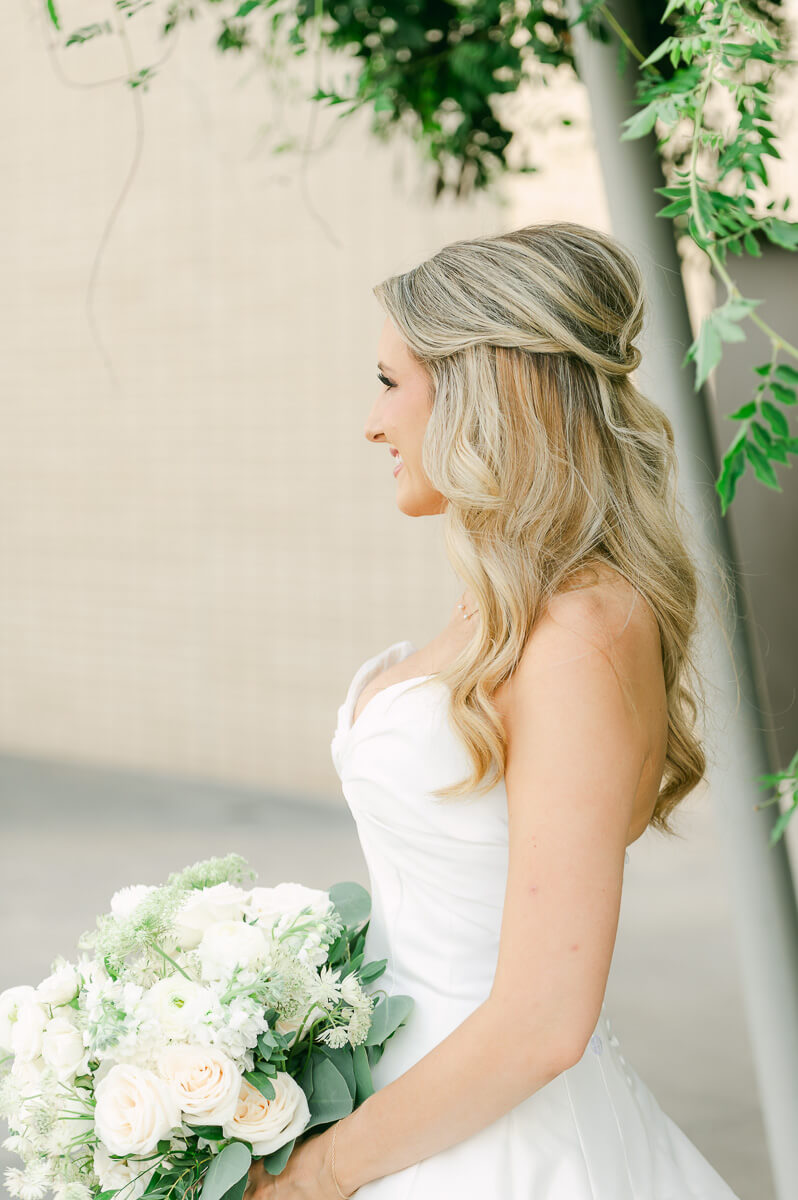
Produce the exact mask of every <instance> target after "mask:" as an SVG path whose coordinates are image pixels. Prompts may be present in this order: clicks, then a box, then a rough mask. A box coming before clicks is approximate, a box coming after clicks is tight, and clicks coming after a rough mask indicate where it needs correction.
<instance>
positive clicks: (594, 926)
mask: <svg viewBox="0 0 798 1200" xmlns="http://www.w3.org/2000/svg"><path fill="white" fill-rule="evenodd" d="M563 601H564V602H563V603H561V604H560V606H559V607H558V609H557V619H556V620H555V619H554V618H553V617H552V616H551V615H547V616H546V617H544V618H543V620H542V621H541V622H540V624H539V625H538V626H537V627H536V629H535V631H534V635H533V636H532V637H531V638H530V640H529V642H528V644H527V646H526V647H525V649H524V654H523V656H522V660H521V662H520V663H519V665H518V667H517V669H516V671H515V673H514V675H513V679H512V681H511V684H512V686H511V689H509V690H510V696H509V698H508V700H507V702H506V705H505V708H506V712H505V715H504V723H505V730H506V733H507V758H506V764H505V786H506V790H507V809H508V835H509V850H508V854H509V862H508V875H507V887H506V892H505V900H504V910H503V914H502V925H501V937H500V945H499V953H498V961H497V967H496V972H495V977H494V982H493V986H492V988H491V993H490V999H489V1003H490V1004H491V1005H493V1006H495V1007H496V1013H497V1018H498V1020H499V1023H500V1027H502V1028H504V1027H510V1028H512V1029H513V1031H514V1034H515V1035H516V1036H517V1038H518V1044H519V1047H522V1048H523V1051H528V1058H529V1066H530V1069H531V1070H532V1072H533V1074H534V1072H535V1071H536V1070H538V1069H539V1065H540V1055H541V1053H543V1052H545V1053H546V1054H548V1055H549V1056H550V1057H551V1058H552V1059H553V1061H554V1062H555V1064H558V1065H559V1069H565V1068H566V1067H568V1066H570V1065H572V1063H574V1062H576V1061H578V1059H579V1058H580V1057H581V1055H582V1054H583V1053H584V1049H585V1046H586V1045H587V1041H588V1039H589V1037H590V1034H591V1033H592V1031H593V1029H594V1028H595V1024H596V1021H597V1020H598V1018H599V1015H600V1011H601V1004H602V999H603V996H604V990H605V986H606V982H607V976H608V974H609V968H610V962H611V959H612V952H613V947H614V945H615V935H616V931H617V926H618V916H619V912H620V901H621V887H622V882H623V865H624V854H625V848H626V843H627V840H628V832H629V828H630V825H631V823H632V820H633V809H634V801H635V794H636V792H637V788H638V783H639V781H640V776H641V772H642V769H643V766H644V763H645V760H646V756H647V753H648V741H647V736H646V731H645V730H644V729H643V728H642V726H641V723H640V721H639V720H638V718H637V716H636V714H635V705H634V703H633V702H632V703H630V700H629V698H628V695H627V692H628V689H622V687H621V685H620V683H619V682H618V679H617V677H616V674H615V670H613V665H612V663H611V662H610V661H609V660H610V659H612V662H613V663H614V664H615V669H616V670H618V671H619V673H620V674H621V675H622V676H625V677H626V678H627V679H628V678H630V677H631V675H632V674H633V672H632V670H631V658H632V656H634V654H635V653H636V652H638V653H639V649H640V643H639V638H640V637H641V636H645V635H644V633H641V627H640V626H639V624H633V623H629V622H627V624H626V625H624V626H623V627H622V622H620V621H618V620H617V619H616V617H615V616H614V615H613V613H614V612H615V610H614V609H611V608H610V606H607V605H604V604H602V603H601V602H597V600H596V597H595V596H590V595H584V594H582V593H573V594H571V595H567V596H566V597H563ZM627 607H628V606H627ZM638 686H639V685H638ZM505 1023H506V1024H505ZM544 1039H545V1041H544Z"/></svg>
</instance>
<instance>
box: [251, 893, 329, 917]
mask: <svg viewBox="0 0 798 1200" xmlns="http://www.w3.org/2000/svg"><path fill="white" fill-rule="evenodd" d="M308 905H309V906H310V910H311V915H312V916H316V917H326V916H328V915H329V913H330V910H331V909H332V907H333V903H332V900H331V899H330V895H329V892H325V891H322V890H321V889H319V888H309V887H305V885H304V884H302V883H278V884H276V885H275V886H274V887H255V888H252V889H251V890H250V893H249V899H248V901H247V908H248V909H249V911H250V913H251V915H252V916H255V917H257V918H258V921H259V922H260V923H261V924H262V925H266V926H271V925H272V924H273V923H274V922H275V921H277V920H278V919H279V918H280V917H282V916H290V917H295V916H296V915H297V914H298V913H300V912H301V911H302V909H303V908H307V907H308Z"/></svg>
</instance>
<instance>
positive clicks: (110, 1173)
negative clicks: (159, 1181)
mask: <svg viewBox="0 0 798 1200" xmlns="http://www.w3.org/2000/svg"><path fill="white" fill-rule="evenodd" d="M94 1170H95V1172H96V1174H97V1175H98V1176H99V1180H100V1187H101V1188H102V1189H103V1191H118V1192H119V1196H118V1200H139V1197H140V1196H141V1195H143V1193H144V1191H145V1189H146V1187H147V1184H148V1183H149V1182H150V1180H151V1179H152V1177H153V1175H154V1174H155V1167H154V1166H150V1167H148V1166H147V1163H144V1162H136V1160H135V1159H124V1160H122V1161H120V1160H119V1159H113V1158H111V1156H110V1154H109V1153H108V1151H107V1150H106V1149H105V1147H104V1146H97V1147H96V1148H95V1151H94ZM142 1172H143V1173H142ZM122 1188H124V1191H122V1190H121V1189H122Z"/></svg>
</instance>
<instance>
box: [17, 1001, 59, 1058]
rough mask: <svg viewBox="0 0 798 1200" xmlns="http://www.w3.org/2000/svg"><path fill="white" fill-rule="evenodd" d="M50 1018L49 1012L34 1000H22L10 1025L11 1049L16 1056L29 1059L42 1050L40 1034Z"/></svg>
mask: <svg viewBox="0 0 798 1200" xmlns="http://www.w3.org/2000/svg"><path fill="white" fill-rule="evenodd" d="M49 1020H50V1016H49V1013H48V1012H47V1010H46V1009H45V1008H44V1007H43V1005H41V1004H37V1002H36V1000H31V999H27V1000H23V1001H22V1003H21V1004H20V1006H19V1008H18V1009H17V1019H16V1021H15V1022H14V1024H13V1025H12V1027H11V1050H12V1051H13V1052H14V1055H15V1056H16V1057H17V1058H22V1059H26V1060H28V1061H29V1060H30V1059H32V1058H38V1057H39V1055H40V1054H41V1052H42V1035H43V1033H44V1029H45V1026H46V1025H47V1022H48V1021H49Z"/></svg>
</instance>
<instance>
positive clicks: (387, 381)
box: [377, 371, 396, 388]
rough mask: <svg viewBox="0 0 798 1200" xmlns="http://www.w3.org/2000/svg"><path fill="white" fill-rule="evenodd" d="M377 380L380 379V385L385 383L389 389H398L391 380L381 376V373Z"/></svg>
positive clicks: (378, 374)
mask: <svg viewBox="0 0 798 1200" xmlns="http://www.w3.org/2000/svg"><path fill="white" fill-rule="evenodd" d="M377 378H378V379H379V381H380V383H384V384H385V386H386V387H388V388H392V387H396V384H395V383H391V381H390V379H386V378H385V376H384V375H381V374H380V372H379V371H378V372H377Z"/></svg>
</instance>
